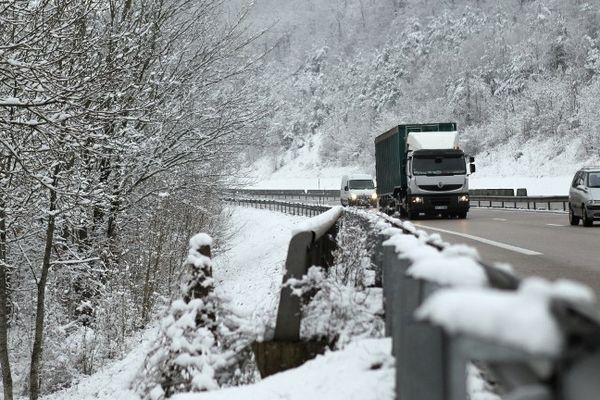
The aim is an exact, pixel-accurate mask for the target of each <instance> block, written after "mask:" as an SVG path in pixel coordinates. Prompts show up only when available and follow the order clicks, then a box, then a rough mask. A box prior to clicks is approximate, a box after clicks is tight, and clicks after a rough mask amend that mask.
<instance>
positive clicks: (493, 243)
mask: <svg viewBox="0 0 600 400" xmlns="http://www.w3.org/2000/svg"><path fill="white" fill-rule="evenodd" d="M415 226H418V227H421V228H425V229H431V230H432V231H437V232H442V233H448V234H450V235H456V236H461V237H464V238H467V239H471V240H475V241H477V242H481V243H485V244H489V245H490V246H496V247H500V248H501V249H506V250H510V251H514V252H515V253H521V254H525V255H526V256H541V255H542V254H543V253H540V252H538V251H533V250H529V249H524V248H522V247H517V246H513V245H511V244H506V243H502V242H496V241H495V240H490V239H486V238H482V237H479V236H473V235H469V234H467V233H461V232H455V231H448V230H446V229H440V228H433V227H431V226H426V225H420V224H415Z"/></svg>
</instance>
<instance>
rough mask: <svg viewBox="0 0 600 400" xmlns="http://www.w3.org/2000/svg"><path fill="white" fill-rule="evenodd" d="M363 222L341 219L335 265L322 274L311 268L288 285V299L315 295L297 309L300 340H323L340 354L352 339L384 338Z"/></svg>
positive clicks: (378, 292) (370, 243)
mask: <svg viewBox="0 0 600 400" xmlns="http://www.w3.org/2000/svg"><path fill="white" fill-rule="evenodd" d="M366 225H368V221H365V220H362V219H361V218H359V217H357V216H355V215H345V216H344V218H343V223H342V224H341V225H340V231H339V232H338V234H337V238H336V241H337V245H338V248H337V250H335V252H334V263H333V265H332V266H330V267H329V268H328V269H327V270H326V269H324V268H322V267H319V266H313V267H311V268H310V269H309V270H308V273H307V274H306V275H305V276H304V277H303V278H302V279H290V280H288V282H287V283H286V284H288V285H290V286H291V288H292V291H293V294H295V295H297V296H305V295H314V296H313V297H312V298H311V299H310V301H308V302H307V303H306V304H305V305H304V306H303V309H302V325H301V332H300V335H301V337H303V338H305V339H309V338H320V339H323V338H324V339H326V340H327V341H329V342H330V343H332V344H334V346H335V347H336V348H343V347H345V346H346V345H347V344H348V343H349V342H351V341H353V340H354V339H356V338H367V337H380V336H382V334H383V329H384V322H383V298H382V294H383V293H382V290H381V289H380V288H375V287H371V286H372V285H373V284H374V281H375V271H374V270H372V265H371V259H370V255H369V254H370V253H372V251H373V246H374V243H375V242H374V240H373V238H371V237H367V236H366V233H367V230H366Z"/></svg>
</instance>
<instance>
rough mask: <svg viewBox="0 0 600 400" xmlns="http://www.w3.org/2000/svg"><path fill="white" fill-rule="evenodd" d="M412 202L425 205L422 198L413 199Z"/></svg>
mask: <svg viewBox="0 0 600 400" xmlns="http://www.w3.org/2000/svg"><path fill="white" fill-rule="evenodd" d="M412 202H413V203H417V204H420V203H423V198H422V197H421V196H415V197H413V198H412Z"/></svg>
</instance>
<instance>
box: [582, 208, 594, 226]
mask: <svg viewBox="0 0 600 400" xmlns="http://www.w3.org/2000/svg"><path fill="white" fill-rule="evenodd" d="M581 215H582V216H583V217H582V219H583V226H592V224H593V222H594V221H593V220H592V219H591V218H590V217H589V216H588V213H587V210H586V208H585V206H583V207H581Z"/></svg>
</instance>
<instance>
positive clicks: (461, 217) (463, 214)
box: [458, 212, 467, 219]
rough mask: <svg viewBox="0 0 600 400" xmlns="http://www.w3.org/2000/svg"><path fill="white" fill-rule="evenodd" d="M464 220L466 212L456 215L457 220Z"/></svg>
mask: <svg viewBox="0 0 600 400" xmlns="http://www.w3.org/2000/svg"><path fill="white" fill-rule="evenodd" d="M466 218H467V213H466V212H461V213H458V219H466Z"/></svg>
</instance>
